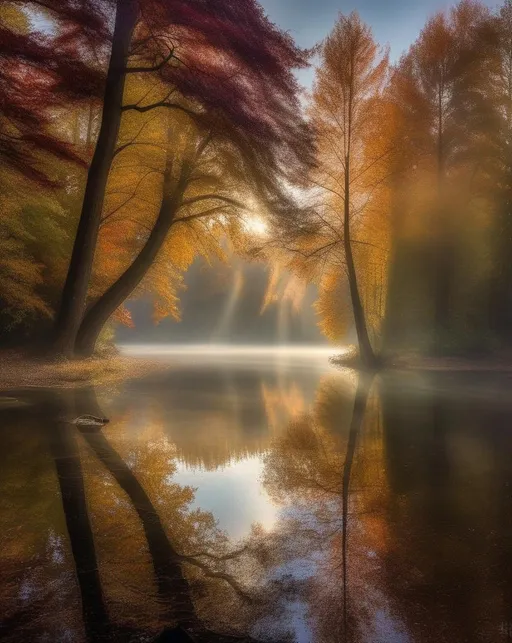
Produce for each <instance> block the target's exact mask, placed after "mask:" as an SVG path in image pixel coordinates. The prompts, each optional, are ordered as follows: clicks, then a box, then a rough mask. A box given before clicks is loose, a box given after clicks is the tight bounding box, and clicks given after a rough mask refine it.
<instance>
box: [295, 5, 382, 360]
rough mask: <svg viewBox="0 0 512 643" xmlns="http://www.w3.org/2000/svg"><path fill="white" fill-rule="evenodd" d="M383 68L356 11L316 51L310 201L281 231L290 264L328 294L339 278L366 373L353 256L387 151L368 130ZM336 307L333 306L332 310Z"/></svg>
mask: <svg viewBox="0 0 512 643" xmlns="http://www.w3.org/2000/svg"><path fill="white" fill-rule="evenodd" d="M387 66H388V63H387V56H386V54H385V53H383V52H381V51H380V49H379V47H378V46H377V44H376V43H375V41H374V40H373V37H372V34H371V31H370V29H369V27H367V26H366V25H365V24H363V23H362V22H361V20H360V18H359V16H358V15H357V14H356V13H353V14H351V15H350V16H343V15H341V16H340V18H339V19H338V22H337V24H336V26H335V27H334V29H333V31H332V32H331V34H330V35H329V36H328V37H327V38H326V40H325V42H324V43H323V45H322V48H321V63H320V66H319V68H318V70H317V76H316V81H315V85H314V90H313V95H312V100H311V105H310V109H309V113H310V116H311V121H312V124H313V127H314V129H315V133H316V140H317V146H318V169H317V170H316V171H315V172H314V173H313V176H312V183H313V185H314V187H315V188H316V189H315V190H314V191H315V194H314V203H313V206H312V208H311V212H310V214H309V217H308V218H307V220H306V221H304V222H302V225H301V226H300V227H296V226H295V227H294V228H293V237H292V241H291V242H290V236H289V233H288V232H287V236H288V239H289V241H288V242H287V244H286V245H287V248H288V249H289V250H291V251H292V252H293V254H294V255H295V260H294V263H297V262H298V264H299V267H300V266H302V267H303V269H305V271H306V274H307V272H308V271H310V273H309V274H310V275H311V276H313V277H316V278H317V279H318V280H319V281H320V283H321V284H322V285H323V287H326V286H329V287H328V290H329V291H330V292H331V293H332V292H333V288H332V285H333V284H335V283H336V282H339V281H340V280H341V278H342V276H343V274H344V273H346V276H347V279H348V285H349V294H350V301H351V305H352V311H353V318H354V323H355V328H356V332H357V339H358V345H359V352H360V358H361V362H362V363H363V364H364V365H365V366H367V367H372V366H374V365H375V363H376V358H375V354H374V350H373V348H372V344H371V341H370V337H369V333H368V324H367V318H366V315H365V309H364V305H363V301H362V297H361V275H360V274H358V270H357V263H358V256H357V255H358V252H359V250H360V248H361V247H364V246H365V245H366V242H365V241H364V240H363V239H361V238H360V237H358V231H359V232H360V231H361V228H362V227H363V226H364V225H366V224H367V223H368V222H367V221H366V220H365V219H366V218H367V217H369V216H370V211H371V210H372V208H373V205H374V203H376V197H377V193H378V190H379V189H380V187H381V186H382V185H383V183H384V181H385V176H386V171H387V170H386V168H387V165H386V163H387V159H388V157H389V155H390V153H391V149H390V148H389V146H388V145H387V141H385V140H384V138H383V137H382V136H381V135H379V132H375V130H374V129H373V127H374V124H375V123H379V124H380V123H382V116H383V102H382V100H381V92H382V89H383V86H384V83H385V80H386V76H387ZM370 133H371V134H372V136H371V137H370ZM370 138H372V140H370ZM369 243H371V242H369ZM337 303H338V302H332V305H333V307H335V306H336V305H337ZM339 310H341V306H340V308H339Z"/></svg>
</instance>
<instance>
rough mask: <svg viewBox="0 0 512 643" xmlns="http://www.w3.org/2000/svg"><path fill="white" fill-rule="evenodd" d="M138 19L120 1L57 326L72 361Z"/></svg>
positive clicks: (132, 3) (61, 348)
mask: <svg viewBox="0 0 512 643" xmlns="http://www.w3.org/2000/svg"><path fill="white" fill-rule="evenodd" d="M137 15H138V3H137V0H118V2H117V12H116V22H115V28H114V36H113V43H112V53H111V58H110V64H109V69H108V74H107V82H106V86H105V96H104V102H103V114H102V122H101V129H100V132H99V136H98V142H97V144H96V149H95V151H94V155H93V158H92V162H91V166H90V168H89V173H88V177H87V184H86V188H85V194H84V200H83V205H82V213H81V215H80V221H79V224H78V229H77V233H76V237H75V243H74V246H73V252H72V255H71V260H70V264H69V269H68V274H67V278H66V283H65V285H64V288H63V291H62V300H61V304H60V309H59V312H58V315H57V318H56V320H55V326H54V340H53V342H54V343H53V345H54V348H55V349H56V350H57V351H58V352H59V353H61V354H64V355H68V356H70V355H72V354H73V350H74V345H75V339H76V335H77V332H78V329H79V327H80V323H81V321H82V316H83V312H84V309H85V302H86V298H87V289H88V286H89V280H90V277H91V272H92V265H93V261H94V253H95V250H96V242H97V239H98V232H99V227H100V221H101V212H102V209H103V201H104V198H105V190H106V186H107V181H108V175H109V172H110V167H111V164H112V159H113V155H114V152H115V146H116V142H117V137H118V133H119V127H120V124H121V115H122V104H123V93H124V86H125V78H126V72H125V70H126V65H127V60H128V56H129V50H130V43H131V39H132V34H133V30H134V27H135V24H136V21H137Z"/></svg>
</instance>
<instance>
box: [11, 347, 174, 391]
mask: <svg viewBox="0 0 512 643" xmlns="http://www.w3.org/2000/svg"><path fill="white" fill-rule="evenodd" d="M0 364H1V367H0V390H7V389H16V388H25V387H62V388H72V387H78V386H88V385H90V384H109V383H114V382H118V381H122V380H125V379H134V378H138V377H143V376H144V375H148V374H150V373H152V372H155V371H157V370H162V369H164V368H165V364H164V363H163V362H158V361H157V360H151V359H142V358H135V357H127V356H123V355H120V354H114V355H111V356H108V357H91V358H89V359H82V360H48V359H41V358H34V357H31V356H26V355H23V354H22V353H20V352H17V351H2V352H0Z"/></svg>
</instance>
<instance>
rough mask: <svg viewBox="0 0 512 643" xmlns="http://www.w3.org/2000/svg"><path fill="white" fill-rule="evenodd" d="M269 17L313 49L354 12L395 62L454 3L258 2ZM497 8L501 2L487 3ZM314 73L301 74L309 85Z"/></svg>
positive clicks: (414, 0)
mask: <svg viewBox="0 0 512 643" xmlns="http://www.w3.org/2000/svg"><path fill="white" fill-rule="evenodd" d="M259 1H260V3H261V4H262V5H263V7H264V8H265V10H266V11H267V14H268V16H269V17H270V19H271V20H272V22H275V23H276V24H278V25H279V26H280V27H281V28H282V29H284V30H285V31H288V32H289V33H290V34H291V35H292V36H293V38H294V39H295V40H296V41H297V43H298V44H299V45H300V46H302V47H311V46H312V45H314V44H315V43H317V42H318V41H320V40H322V39H323V38H324V37H325V36H326V35H327V34H328V33H329V31H330V30H331V29H332V27H333V25H334V22H335V21H336V17H337V15H338V13H339V12H342V13H350V12H351V11H353V10H354V9H355V10H356V11H358V12H359V14H360V16H361V18H362V19H363V20H364V21H365V22H367V23H368V24H369V25H370V26H371V27H372V30H373V34H374V36H375V38H376V40H377V41H378V42H379V43H380V44H381V45H389V46H390V48H391V59H392V60H396V59H398V58H399V57H400V54H401V53H402V52H403V51H405V50H406V49H407V48H408V47H409V45H410V44H411V43H412V42H413V41H414V40H416V38H417V36H418V34H419V33H420V31H421V29H422V27H423V25H424V24H425V22H426V20H427V18H428V17H429V16H430V15H432V14H433V13H434V12H436V11H437V10H439V9H446V8H448V7H449V6H451V5H453V4H454V3H453V2H446V0H259ZM485 4H487V5H488V6H489V7H496V6H498V5H499V4H500V2H499V0H486V1H485ZM312 77H313V72H312V71H311V70H310V71H307V72H305V73H302V74H301V75H300V78H301V81H302V82H303V83H304V84H309V83H310V82H311V79H312Z"/></svg>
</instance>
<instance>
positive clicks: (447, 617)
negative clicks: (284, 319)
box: [0, 353, 512, 643]
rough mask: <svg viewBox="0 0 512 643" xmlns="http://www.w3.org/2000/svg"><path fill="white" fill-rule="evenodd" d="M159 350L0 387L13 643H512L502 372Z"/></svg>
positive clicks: (0, 517) (5, 601) (6, 606)
mask: <svg viewBox="0 0 512 643" xmlns="http://www.w3.org/2000/svg"><path fill="white" fill-rule="evenodd" d="M168 359H169V360H170V362H171V363H172V364H173V366H172V368H171V369H170V370H169V371H167V372H165V373H160V374H159V375H154V376H152V377H148V378H145V379H143V380H139V381H133V382H126V383H123V384H121V385H116V386H114V387H97V388H96V390H94V389H92V388H89V389H83V390H53V391H52V390H49V391H43V390H38V391H34V390H32V391H19V392H16V393H9V395H10V396H12V397H15V398H16V399H17V400H18V401H17V402H16V401H14V400H6V399H3V401H0V405H1V407H2V408H1V409H0V419H1V422H0V523H1V530H0V578H1V582H0V624H1V627H0V638H1V639H2V640H6V641H11V642H14V641H16V642H18V641H27V642H30V641H48V642H57V641H62V642H65V641H66V642H67V641H79V642H81V641H104V640H112V641H153V640H169V641H182V640H183V641H186V640H196V641H224V642H227V641H231V642H233V641H253V640H261V641H263V640H265V641H274V642H277V641H297V642H300V643H309V642H315V643H336V642H338V641H339V642H347V643H348V642H364V643H408V642H411V643H412V642H415V643H416V642H418V643H425V642H426V643H444V642H446V643H459V642H466V641H467V642H488V643H499V642H502V641H503V642H505V641H512V394H511V393H510V391H511V390H512V389H511V384H512V382H511V381H510V379H507V377H506V376H497V375H496V376H490V375H488V376H475V375H466V376H459V377H455V376H450V375H445V376H433V375H432V376H430V377H426V376H419V375H403V376H400V375H394V376H390V375H386V376H379V377H376V378H374V379H373V380H369V379H368V378H361V377H358V376H357V375H356V374H354V373H351V372H340V371H336V370H334V369H332V368H331V367H330V366H329V364H328V362H327V358H326V355H325V354H320V353H319V354H312V353H310V354H300V353H295V354H292V355H284V354H281V355H280V356H277V357H276V356H275V355H272V354H270V353H266V354H261V355H259V356H258V355H257V354H255V353H253V354H243V353H238V354H237V353H231V354H227V355H222V354H212V355H209V356H207V357H206V358H201V357H200V356H199V355H175V356H169V357H168ZM82 413H92V414H95V415H105V416H107V417H109V418H110V419H111V422H110V423H109V424H108V425H107V426H105V427H104V428H103V430H101V431H96V432H94V431H84V430H79V429H78V428H77V427H76V426H75V425H73V424H70V423H69V422H68V420H70V419H73V418H74V417H76V416H77V415H80V414H82ZM178 623H180V624H181V631H180V632H176V631H174V633H171V630H172V628H174V627H175V626H176V625H177V624H178ZM163 632H167V638H165V639H164V637H161V638H160V639H158V637H159V636H161V635H162V633H163ZM185 632H188V633H189V635H190V636H191V637H192V638H186V636H185ZM187 636H188V635H187ZM180 637H182V638H180Z"/></svg>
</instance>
